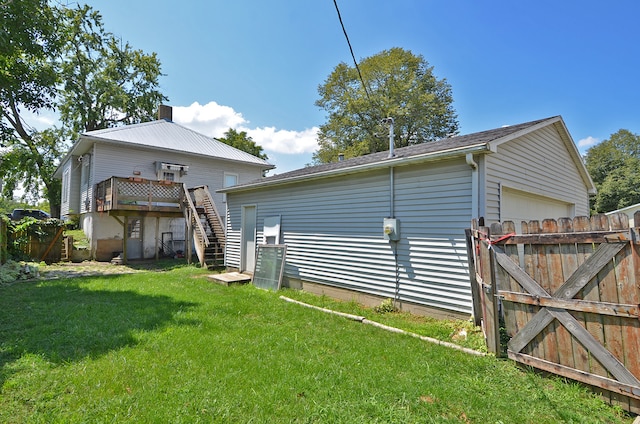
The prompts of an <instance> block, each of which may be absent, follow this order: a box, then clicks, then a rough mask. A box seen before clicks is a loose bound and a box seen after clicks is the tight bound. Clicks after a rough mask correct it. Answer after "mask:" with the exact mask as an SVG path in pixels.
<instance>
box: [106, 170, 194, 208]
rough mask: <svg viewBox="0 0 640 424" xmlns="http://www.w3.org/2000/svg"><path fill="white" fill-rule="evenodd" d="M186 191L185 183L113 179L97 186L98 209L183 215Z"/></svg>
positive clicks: (133, 178) (142, 179)
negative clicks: (182, 201)
mask: <svg viewBox="0 0 640 424" xmlns="http://www.w3.org/2000/svg"><path fill="white" fill-rule="evenodd" d="M183 192H184V189H183V187H182V184H181V183H174V182H172V181H156V180H147V179H144V178H135V177H129V178H120V177H111V178H109V179H108V180H104V181H102V182H100V183H98V184H97V185H96V210H97V211H98V212H112V211H118V212H119V213H120V214H122V215H125V214H126V212H127V211H131V212H136V213H138V212H159V213H161V214H165V213H168V214H170V213H172V212H173V213H179V214H182V204H181V200H182V197H183Z"/></svg>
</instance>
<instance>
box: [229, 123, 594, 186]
mask: <svg viewBox="0 0 640 424" xmlns="http://www.w3.org/2000/svg"><path fill="white" fill-rule="evenodd" d="M558 122H562V118H561V117H560V116H554V117H551V118H545V119H539V120H536V121H531V122H526V123H523V124H518V125H510V126H504V127H500V128H496V129H492V130H487V131H481V132H477V133H473V134H467V135H461V136H455V137H450V138H444V139H441V140H438V141H433V142H428V143H422V144H415V145H412V146H407V147H401V148H396V149H394V156H393V157H392V158H390V157H389V151H386V152H377V153H371V154H368V155H364V156H359V157H355V158H352V159H346V160H343V161H340V162H333V163H326V164H322V165H317V166H309V167H305V168H300V169H296V170H294V171H290V172H285V173H282V174H276V175H272V176H268V177H264V178H261V179H258V180H255V181H252V182H249V183H246V184H240V185H236V186H233V187H228V188H225V189H222V190H218V191H219V192H234V191H242V190H250V189H253V188H257V187H262V186H270V185H277V184H287V183H293V182H296V181H301V180H309V179H315V178H323V177H325V176H336V175H342V174H349V173H353V172H360V171H364V170H367V169H372V168H378V167H386V166H400V165H405V164H409V163H413V162H415V161H426V160H434V159H440V158H450V157H455V156H460V155H464V154H466V153H482V152H484V153H489V152H491V151H494V150H495V148H496V146H497V145H499V144H501V143H503V142H505V141H508V140H512V139H514V138H516V137H519V136H521V135H523V134H526V133H528V132H531V131H534V130H536V129H538V128H541V127H544V126H547V125H551V124H555V123H558ZM561 128H563V129H564V130H565V131H566V128H565V127H564V125H562V126H561ZM567 137H569V139H570V136H569V135H568V134H567ZM573 150H575V151H573ZM570 154H572V156H575V157H576V158H574V161H576V162H577V166H578V167H582V168H584V164H583V163H582V161H581V160H580V157H579V154H578V151H577V149H576V148H575V145H573V149H572V150H571V151H570ZM584 175H586V177H585V176H584ZM584 175H583V178H584V179H585V182H586V183H587V185H589V184H591V185H592V184H593V183H592V182H591V179H590V177H589V176H588V173H587V172H586V169H584Z"/></svg>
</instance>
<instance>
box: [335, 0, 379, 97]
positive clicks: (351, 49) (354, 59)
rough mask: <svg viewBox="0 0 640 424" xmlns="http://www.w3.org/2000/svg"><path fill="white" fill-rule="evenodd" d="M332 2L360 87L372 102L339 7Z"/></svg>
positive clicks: (336, 3)
mask: <svg viewBox="0 0 640 424" xmlns="http://www.w3.org/2000/svg"><path fill="white" fill-rule="evenodd" d="M333 4H334V6H335V7H336V12H337V13H338V20H339V21H340V26H341V27H342V32H344V37H345V38H346V39H347V44H348V45H349V51H350V52H351V57H352V58H353V63H354V65H356V71H358V76H359V77H360V82H362V87H363V88H364V93H365V94H366V95H367V99H368V100H369V103H373V102H372V101H371V97H370V96H369V90H368V89H367V84H365V82H364V78H362V73H361V72H360V67H359V66H358V61H357V60H356V55H355V54H353V48H352V47H351V41H349V35H348V34H347V30H346V29H345V27H344V23H343V22H342V16H341V15H340V9H339V8H338V1H337V0H333Z"/></svg>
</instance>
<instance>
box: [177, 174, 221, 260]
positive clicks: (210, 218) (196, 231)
mask: <svg viewBox="0 0 640 424" xmlns="http://www.w3.org/2000/svg"><path fill="white" fill-rule="evenodd" d="M186 195H187V196H188V199H186V200H187V201H186V202H185V203H186V204H187V205H189V209H190V210H189V213H188V214H187V212H186V211H185V217H187V215H189V217H187V220H188V221H189V222H190V224H191V228H192V229H193V230H192V232H193V236H194V237H193V240H194V244H195V245H196V253H197V255H198V259H199V260H200V265H201V266H202V267H204V268H212V267H220V266H223V265H224V248H225V234H224V226H223V225H222V219H221V217H220V214H219V213H218V210H217V208H216V205H215V203H214V201H213V197H212V196H211V193H210V192H209V188H208V187H207V186H198V187H194V188H190V189H188V190H186ZM185 209H186V208H185ZM202 219H204V223H205V225H203V223H202Z"/></svg>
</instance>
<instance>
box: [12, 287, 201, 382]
mask: <svg viewBox="0 0 640 424" xmlns="http://www.w3.org/2000/svg"><path fill="white" fill-rule="evenodd" d="M89 278H92V277H89ZM93 278H102V279H109V278H114V276H102V277H93ZM85 281H86V280H85ZM195 305H196V304H195V303H190V302H178V301H175V300H173V299H172V298H170V297H168V296H163V295H143V294H140V293H136V292H133V291H107V290H88V289H86V288H82V287H80V283H79V282H78V281H77V280H75V279H67V280H61V281H56V282H45V283H37V282H34V283H19V284H14V285H11V286H6V287H2V288H0V386H1V385H2V384H3V383H4V381H6V379H7V378H8V377H9V375H10V374H11V373H12V371H11V368H12V367H11V366H10V365H11V363H13V362H14V361H16V360H18V359H19V358H20V357H22V356H24V355H28V354H33V355H37V356H40V357H42V358H43V359H45V360H47V361H49V362H52V363H64V362H70V361H76V360H80V359H82V358H87V357H91V358H93V357H98V356H100V355H103V354H105V353H107V352H109V351H111V350H115V349H120V348H122V347H125V346H132V345H135V344H137V343H138V341H139V339H138V337H139V336H140V333H141V332H145V331H152V330H156V329H159V328H162V327H165V326H167V325H168V324H170V323H178V324H186V325H191V324H193V323H191V322H189V321H186V320H179V321H177V320H176V319H175V316H176V314H179V313H180V312H181V311H186V310H188V309H189V308H191V307H193V306H195Z"/></svg>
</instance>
